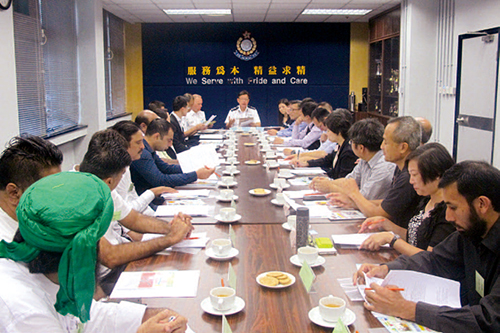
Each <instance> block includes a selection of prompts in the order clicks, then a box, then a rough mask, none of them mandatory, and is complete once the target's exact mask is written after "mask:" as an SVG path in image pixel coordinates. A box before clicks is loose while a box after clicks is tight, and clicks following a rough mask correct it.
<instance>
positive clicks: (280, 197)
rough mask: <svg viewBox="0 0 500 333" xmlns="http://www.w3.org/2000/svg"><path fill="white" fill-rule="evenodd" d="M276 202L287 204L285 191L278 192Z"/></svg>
mask: <svg viewBox="0 0 500 333" xmlns="http://www.w3.org/2000/svg"><path fill="white" fill-rule="evenodd" d="M276 202H277V203H279V204H280V205H284V204H285V197H284V194H283V193H276Z"/></svg>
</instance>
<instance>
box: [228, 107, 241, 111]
mask: <svg viewBox="0 0 500 333" xmlns="http://www.w3.org/2000/svg"><path fill="white" fill-rule="evenodd" d="M238 108H239V106H235V107H234V108H232V109H230V110H229V112H231V111H237V110H238Z"/></svg>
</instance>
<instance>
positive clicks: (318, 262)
mask: <svg viewBox="0 0 500 333" xmlns="http://www.w3.org/2000/svg"><path fill="white" fill-rule="evenodd" d="M287 224H288V223H287ZM290 262H291V263H292V264H294V265H295V266H299V267H302V263H301V262H300V261H299V256H298V255H297V254H296V255H293V256H291V257H290ZM325 262H326V260H325V258H323V257H322V256H318V258H317V259H316V262H315V263H314V264H311V265H309V267H318V266H321V265H323V264H324V263H325Z"/></svg>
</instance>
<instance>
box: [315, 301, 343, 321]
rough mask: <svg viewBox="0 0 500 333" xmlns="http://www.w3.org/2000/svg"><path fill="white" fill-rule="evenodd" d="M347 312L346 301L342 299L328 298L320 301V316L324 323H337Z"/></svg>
mask: <svg viewBox="0 0 500 333" xmlns="http://www.w3.org/2000/svg"><path fill="white" fill-rule="evenodd" d="M344 311H345V301H344V300H343V299H342V298H340V297H335V296H332V295H330V296H327V297H323V298H321V299H320V300H319V314H320V315H321V318H323V320H324V321H328V322H336V321H337V320H338V319H339V318H340V317H342V315H343V314H344Z"/></svg>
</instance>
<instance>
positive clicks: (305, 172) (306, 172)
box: [291, 168, 326, 176]
mask: <svg viewBox="0 0 500 333" xmlns="http://www.w3.org/2000/svg"><path fill="white" fill-rule="evenodd" d="M291 172H292V173H293V174H294V175H296V176H320V175H324V174H325V173H326V172H325V171H324V170H323V169H321V168H295V169H292V170H291Z"/></svg>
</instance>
